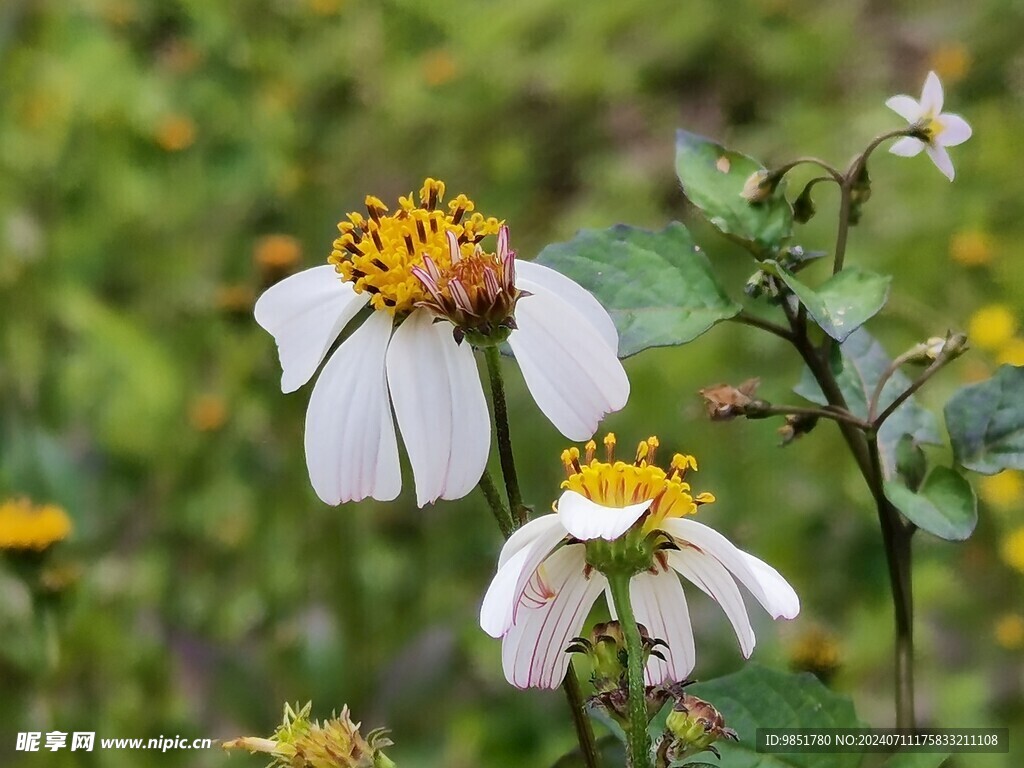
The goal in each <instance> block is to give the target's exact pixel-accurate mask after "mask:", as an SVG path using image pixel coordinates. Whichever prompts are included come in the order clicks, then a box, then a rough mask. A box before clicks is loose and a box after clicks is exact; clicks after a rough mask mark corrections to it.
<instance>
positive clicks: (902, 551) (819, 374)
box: [782, 303, 915, 728]
mask: <svg viewBox="0 0 1024 768" xmlns="http://www.w3.org/2000/svg"><path fill="white" fill-rule="evenodd" d="M782 307H783V311H784V312H785V313H786V317H787V318H788V319H789V322H790V327H791V328H792V331H793V345H794V346H795V347H796V349H797V351H798V352H799V353H800V356H801V357H803V359H804V362H805V363H807V367H808V368H809V369H810V370H811V373H812V374H813V375H814V379H815V381H817V382H818V386H819V387H821V391H822V393H824V395H825V399H826V400H827V401H828V404H829V405H830V406H832V407H834V408H838V409H841V410H844V411H846V412H849V408H848V407H847V405H846V398H845V397H843V393H842V390H841V389H840V388H839V383H838V382H837V381H836V378H835V376H834V375H833V374H832V370H831V368H830V367H829V366H828V363H827V362H826V360H825V358H823V357H822V356H819V353H818V350H816V349H815V348H814V345H813V344H812V343H811V341H810V339H809V338H808V336H807V328H806V325H805V324H803V323H801V322H800V318H799V317H798V316H797V315H795V314H794V313H793V312H792V311H790V310H789V309H788V308H787V307H786V304H785V303H783V305H782ZM877 423H880V422H877V421H876V424H877ZM836 424H837V425H838V426H839V431H840V432H841V433H842V435H843V439H844V440H845V441H846V444H847V446H848V447H849V449H850V452H851V453H852V454H853V458H854V460H855V461H856V462H857V466H858V468H859V469H860V471H861V474H862V475H863V476H864V481H865V482H866V483H867V486H868V489H869V490H870V491H871V495H872V498H873V499H874V501H875V507H876V509H877V511H878V523H879V527H880V528H881V531H882V545H883V547H884V548H885V556H886V563H887V565H888V569H889V583H890V589H891V592H892V602H893V613H894V617H895V624H896V641H895V675H896V694H895V699H896V725H897V727H899V728H913V727H914V724H915V723H914V634H913V625H914V603H913V594H912V587H913V585H912V583H911V575H910V564H911V550H910V541H911V535H912V534H913V529H912V528H910V527H908V526H906V525H905V524H904V523H903V521H902V520H901V519H900V514H899V512H898V511H897V510H896V508H895V507H894V506H893V505H892V502H890V501H889V499H888V498H887V497H886V495H885V488H884V482H885V476H884V474H883V472H882V462H881V458H880V456H879V453H878V438H877V434H876V432H875V430H873V429H872V430H869V431H867V432H866V433H865V432H861V431H860V430H859V429H858V428H857V427H856V426H854V425H853V424H850V423H847V422H844V421H837V422H836Z"/></svg>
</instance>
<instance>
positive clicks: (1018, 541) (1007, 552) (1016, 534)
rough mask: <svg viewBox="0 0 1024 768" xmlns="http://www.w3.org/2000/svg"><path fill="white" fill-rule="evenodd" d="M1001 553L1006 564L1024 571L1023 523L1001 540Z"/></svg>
mask: <svg viewBox="0 0 1024 768" xmlns="http://www.w3.org/2000/svg"><path fill="white" fill-rule="evenodd" d="M1002 554H1003V560H1005V561H1006V564H1007V565H1009V566H1010V567H1011V568H1016V569H1017V570H1018V571H1020V572H1021V573H1024V525H1022V526H1020V527H1019V528H1017V529H1015V530H1014V531H1012V532H1011V533H1010V534H1009V535H1008V536H1007V537H1006V539H1005V540H1004V541H1003V547H1002Z"/></svg>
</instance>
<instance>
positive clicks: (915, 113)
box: [885, 94, 923, 123]
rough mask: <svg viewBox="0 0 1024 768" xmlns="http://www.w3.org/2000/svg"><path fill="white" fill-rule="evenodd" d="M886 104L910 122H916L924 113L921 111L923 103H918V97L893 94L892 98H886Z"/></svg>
mask: <svg viewBox="0 0 1024 768" xmlns="http://www.w3.org/2000/svg"><path fill="white" fill-rule="evenodd" d="M885 106H887V107H888V108H889V109H891V110H892V111H893V112H895V113H896V114H897V115H899V116H900V117H902V118H903V119H904V120H906V121H907V122H908V123H916V122H917V121H918V120H920V119H921V116H922V114H923V113H922V111H921V105H920V104H918V103H917V99H915V98H913V97H912V96H905V95H903V94H901V95H899V96H893V97H892V98H891V99H888V100H886V102H885Z"/></svg>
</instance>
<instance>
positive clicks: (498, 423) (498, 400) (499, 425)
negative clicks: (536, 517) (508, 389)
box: [484, 346, 526, 525]
mask: <svg viewBox="0 0 1024 768" xmlns="http://www.w3.org/2000/svg"><path fill="white" fill-rule="evenodd" d="M484 359H485V360H486V361H487V375H488V377H489V378H490V381H491V398H492V400H493V401H494V429H495V431H496V432H497V433H498V455H499V456H500V457H501V474H502V476H503V477H504V478H505V493H506V494H507V495H508V505H509V508H510V509H511V512H512V517H513V519H515V520H517V521H518V523H519V525H522V524H523V523H525V522H526V507H524V506H523V497H522V494H520V492H519V478H518V477H517V476H516V462H515V457H514V456H513V454H512V435H511V433H510V431H509V424H508V405H507V403H506V402H505V381H504V379H502V377H501V353H500V352H499V351H498V348H497V347H493V346H492V347H484Z"/></svg>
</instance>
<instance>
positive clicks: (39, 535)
mask: <svg viewBox="0 0 1024 768" xmlns="http://www.w3.org/2000/svg"><path fill="white" fill-rule="evenodd" d="M70 533H71V519H70V518H69V517H68V516H67V513H66V512H65V511H64V510H63V509H62V508H60V507H58V506H57V505H56V504H42V505H40V506H35V505H33V504H32V502H31V501H29V500H28V499H10V500H8V501H5V502H3V503H2V504H0V549H11V550H24V549H34V550H36V551H38V552H42V551H43V550H44V549H46V548H47V547H49V546H51V545H53V544H56V543H57V542H59V541H63V540H64V539H66V538H67V537H68V535H69V534H70Z"/></svg>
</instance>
